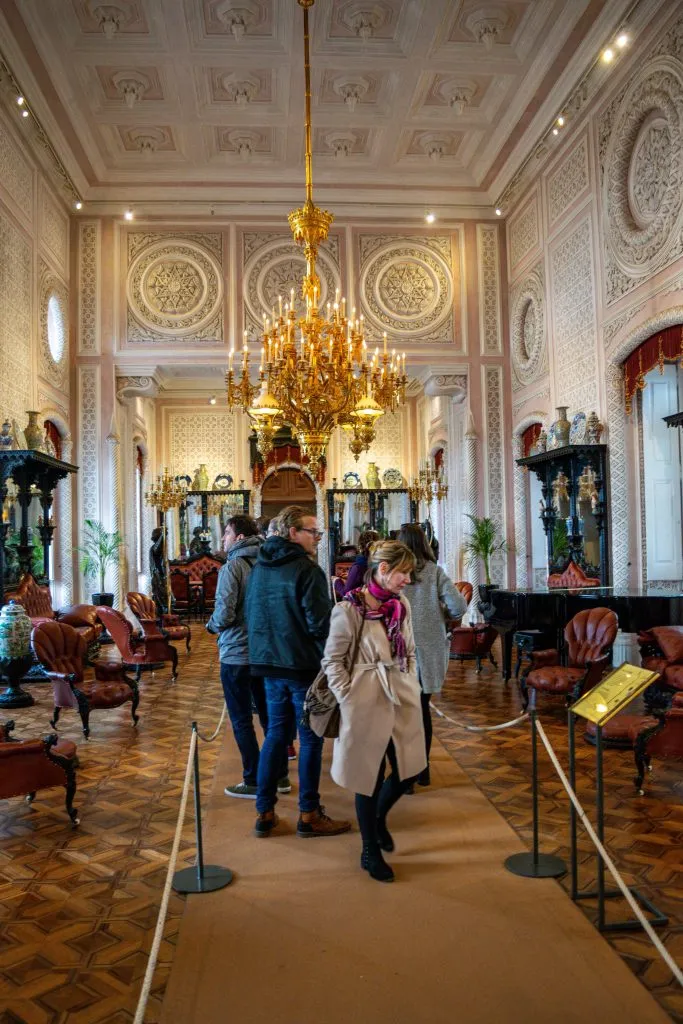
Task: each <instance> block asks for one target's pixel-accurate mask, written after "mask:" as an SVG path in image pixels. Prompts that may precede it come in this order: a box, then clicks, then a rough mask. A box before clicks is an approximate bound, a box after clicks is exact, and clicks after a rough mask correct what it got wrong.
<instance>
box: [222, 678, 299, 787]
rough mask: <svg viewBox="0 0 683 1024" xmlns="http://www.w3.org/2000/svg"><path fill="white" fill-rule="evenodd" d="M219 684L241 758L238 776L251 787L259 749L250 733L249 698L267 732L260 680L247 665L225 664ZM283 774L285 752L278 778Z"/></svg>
mask: <svg viewBox="0 0 683 1024" xmlns="http://www.w3.org/2000/svg"><path fill="white" fill-rule="evenodd" d="M221 683H222V685H223V694H224V696H225V704H226V707H227V709H228V715H229V716H230V722H231V724H232V731H233V733H234V734H235V742H236V743H237V746H238V748H239V752H240V756H241V758H242V777H243V779H244V782H245V783H246V784H247V786H255V785H256V781H257V778H258V766H259V746H258V740H257V739H256V732H255V731H254V720H253V709H252V698H253V702H254V704H255V705H256V709H257V711H258V716H259V721H260V722H261V728H262V729H263V732H264V733H266V732H267V730H268V714H267V709H266V702H265V697H264V693H263V680H262V679H258V678H255V677H253V676H252V675H251V674H250V670H249V666H248V665H225V664H224V663H223V662H221ZM286 774H287V751H285V756H284V758H282V760H281V762H280V766H279V774H278V779H282V778H284V776H285V775H286Z"/></svg>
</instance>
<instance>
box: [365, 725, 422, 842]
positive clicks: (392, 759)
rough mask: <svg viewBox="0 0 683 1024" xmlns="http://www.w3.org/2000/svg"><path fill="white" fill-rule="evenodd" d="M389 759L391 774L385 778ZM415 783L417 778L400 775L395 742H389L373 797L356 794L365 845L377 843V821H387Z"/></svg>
mask: <svg viewBox="0 0 683 1024" xmlns="http://www.w3.org/2000/svg"><path fill="white" fill-rule="evenodd" d="M387 758H388V759H389V766H390V768H391V772H390V774H389V775H388V776H387V777H386V779H385V778H384V769H385V765H386V760H387ZM414 782H415V776H413V777H412V778H410V779H402V778H401V777H400V775H399V773H398V762H397V760H396V750H395V748H394V741H393V740H389V746H388V747H387V752H386V755H385V756H384V757H383V758H382V763H381V765H380V767H379V774H378V776H377V782H376V783H375V789H374V791H373V794H372V796H365V795H364V794H363V793H356V817H357V818H358V827H359V829H360V834H361V836H362V838H363V842H364V843H376V842H377V819H378V818H379V819H380V821H385V819H386V816H387V814H388V813H389V811H390V810H391V808H392V807H393V806H394V804H395V803H396V801H397V800H398V799H399V798H400V797H402V796H403V794H404V793H405V791H406V790H407V789H409V788H410V786H412V784H413V783H414Z"/></svg>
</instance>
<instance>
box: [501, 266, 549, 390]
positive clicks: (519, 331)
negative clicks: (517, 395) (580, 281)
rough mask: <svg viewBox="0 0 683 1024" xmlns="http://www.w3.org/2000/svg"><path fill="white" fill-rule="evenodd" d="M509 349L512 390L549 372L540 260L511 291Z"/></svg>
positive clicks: (543, 276)
mask: <svg viewBox="0 0 683 1024" xmlns="http://www.w3.org/2000/svg"><path fill="white" fill-rule="evenodd" d="M510 352H511V357H512V387H513V390H514V391H519V390H520V389H521V388H523V387H526V386H527V385H529V384H533V382H534V381H536V380H538V379H539V378H540V377H543V376H544V375H545V374H546V373H547V372H548V345H547V332H546V299H545V274H544V269H543V262H542V261H539V262H538V263H537V264H536V266H535V267H534V268H533V269H532V270H531V271H529V273H528V274H527V275H526V277H524V278H523V279H522V280H521V281H519V282H518V283H517V284H516V285H515V286H514V287H513V288H512V291H511V293H510Z"/></svg>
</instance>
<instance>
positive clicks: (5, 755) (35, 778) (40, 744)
mask: <svg viewBox="0 0 683 1024" xmlns="http://www.w3.org/2000/svg"><path fill="white" fill-rule="evenodd" d="M13 728H14V722H6V723H5V724H4V725H0V800H8V799H9V798H10V797H13V796H25V797H26V800H27V803H32V802H33V798H34V797H35V795H36V793H37V791H38V790H39V789H51V788H52V787H53V786H64V787H65V789H66V811H67V814H68V815H69V817H70V818H71V822H72V824H73V826H74V828H75V827H76V825H78V812H77V811H76V808H75V807H74V805H73V800H74V795H75V793H76V766H77V764H78V758H77V756H76V744H75V743H72V742H71V740H60V739H58V738H57V736H56V735H55V733H51V734H50V735H49V736H44V737H43V738H42V739H36V740H15V739H12V738H11V737H10V733H11V731H12V729H13Z"/></svg>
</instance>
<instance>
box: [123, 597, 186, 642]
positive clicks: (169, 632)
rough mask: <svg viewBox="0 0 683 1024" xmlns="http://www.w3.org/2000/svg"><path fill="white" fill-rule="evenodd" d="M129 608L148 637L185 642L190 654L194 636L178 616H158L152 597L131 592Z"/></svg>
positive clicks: (128, 598)
mask: <svg viewBox="0 0 683 1024" xmlns="http://www.w3.org/2000/svg"><path fill="white" fill-rule="evenodd" d="M126 600H127V601H128V607H129V608H130V610H131V611H132V613H133V615H134V616H135V618H136V619H137V620H138V622H139V623H140V625H141V626H142V632H143V634H144V636H146V637H156V636H163V637H165V638H166V639H167V640H184V641H185V646H186V647H187V651H188V654H189V651H190V641H191V640H192V634H191V632H190V627H189V626H184V625H183V624H182V623H181V622H180V619H179V618H178V616H177V615H171V614H164V615H162V616H161V621H159V616H158V615H157V609H156V605H155V604H154V601H153V600H152V598H151V597H147V595H146V594H138V593H137V591H134V590H131V591H130V593H128V594H126Z"/></svg>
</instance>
